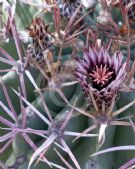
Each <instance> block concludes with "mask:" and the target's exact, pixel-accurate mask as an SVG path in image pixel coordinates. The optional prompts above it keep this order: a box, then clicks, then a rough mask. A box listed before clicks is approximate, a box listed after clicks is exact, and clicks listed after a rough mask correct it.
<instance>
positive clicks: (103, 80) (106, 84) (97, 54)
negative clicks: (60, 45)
mask: <svg viewBox="0 0 135 169" xmlns="http://www.w3.org/2000/svg"><path fill="white" fill-rule="evenodd" d="M122 57H123V56H122V53H118V52H117V53H115V54H114V55H113V56H110V55H109V53H108V51H107V50H106V49H105V48H103V47H102V48H100V49H98V50H96V49H95V48H91V47H90V48H89V49H88V50H86V51H85V52H84V55H83V60H82V59H78V58H77V61H76V64H77V68H76V73H75V74H76V78H77V80H78V81H79V82H80V85H81V87H82V88H83V90H84V91H85V93H86V95H87V96H88V97H90V99H92V98H91V94H90V93H93V97H94V99H95V101H96V103H97V106H98V108H101V107H102V104H103V103H104V105H105V108H108V107H109V106H110V105H111V102H112V98H113V96H114V95H115V94H116V95H117V93H118V91H119V89H120V87H121V85H122V82H123V81H124V79H125V76H126V63H124V64H122Z"/></svg>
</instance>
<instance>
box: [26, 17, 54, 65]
mask: <svg viewBox="0 0 135 169" xmlns="http://www.w3.org/2000/svg"><path fill="white" fill-rule="evenodd" d="M48 27H49V25H45V23H44V21H43V19H42V18H34V19H33V20H32V23H31V25H30V27H29V28H28V31H29V36H30V37H32V43H31V44H30V45H29V46H28V49H27V55H29V57H30V60H31V62H32V64H34V62H35V63H38V64H39V65H40V66H41V67H44V66H45V63H46V61H45V58H44V52H45V51H46V50H49V51H50V52H53V50H54V45H53V37H52V35H51V34H50V33H49V31H48Z"/></svg>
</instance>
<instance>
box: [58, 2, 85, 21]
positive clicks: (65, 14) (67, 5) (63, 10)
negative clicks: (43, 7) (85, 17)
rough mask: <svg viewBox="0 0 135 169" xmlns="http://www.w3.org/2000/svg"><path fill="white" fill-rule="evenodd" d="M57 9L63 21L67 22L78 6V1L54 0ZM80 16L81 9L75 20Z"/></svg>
mask: <svg viewBox="0 0 135 169" xmlns="http://www.w3.org/2000/svg"><path fill="white" fill-rule="evenodd" d="M55 1H56V4H57V6H58V8H59V9H60V14H61V16H62V18H64V20H66V21H69V20H70V18H71V17H72V15H73V14H74V12H75V11H76V9H77V8H78V7H79V6H80V4H81V1H80V0H55ZM81 14H82V8H81V9H80V11H79V13H78V14H77V16H76V17H77V18H79V17H80V15H81Z"/></svg>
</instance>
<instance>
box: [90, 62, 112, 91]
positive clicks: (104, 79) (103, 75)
mask: <svg viewBox="0 0 135 169" xmlns="http://www.w3.org/2000/svg"><path fill="white" fill-rule="evenodd" d="M113 73H114V72H113V71H111V70H110V69H109V68H107V66H106V65H105V66H103V65H102V64H101V65H100V67H98V66H97V65H96V67H95V69H93V70H92V71H91V73H89V75H90V77H91V78H92V81H93V83H94V84H95V85H96V86H97V87H96V88H98V89H102V88H104V87H105V86H106V85H107V84H108V82H109V81H110V79H112V75H113Z"/></svg>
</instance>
